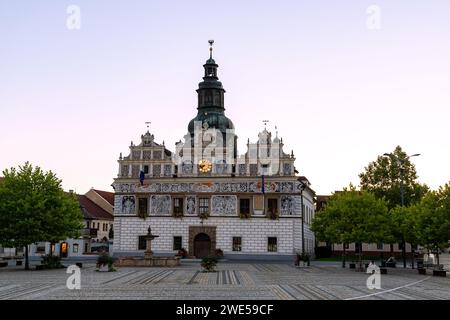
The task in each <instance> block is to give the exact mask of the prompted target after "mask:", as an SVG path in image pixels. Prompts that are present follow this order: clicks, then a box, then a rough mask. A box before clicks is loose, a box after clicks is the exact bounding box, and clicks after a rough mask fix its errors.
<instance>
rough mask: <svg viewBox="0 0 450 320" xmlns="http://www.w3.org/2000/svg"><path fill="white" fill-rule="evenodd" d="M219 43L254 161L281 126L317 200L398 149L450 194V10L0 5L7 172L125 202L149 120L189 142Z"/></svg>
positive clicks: (257, 3)
mask: <svg viewBox="0 0 450 320" xmlns="http://www.w3.org/2000/svg"><path fill="white" fill-rule="evenodd" d="M69 5H76V6H78V7H79V8H80V10H81V11H80V18H81V20H80V27H81V28H80V29H69V28H68V27H67V19H68V18H70V17H72V15H71V14H70V13H69V14H68V13H67V8H68V6H69ZM371 5H376V6H377V8H378V9H379V10H380V11H377V12H379V15H377V14H374V11H373V10H369V13H367V9H368V8H369V6H371ZM69 16H70V17H69ZM378 18H379V19H378ZM374 19H375V20H374ZM70 21H72V20H70ZM368 21H369V22H370V23H369V24H368ZM72 26H73V24H72ZM378 27H379V28H378ZM208 39H214V40H215V51H214V58H215V60H216V62H217V63H218V64H219V66H220V68H219V77H220V80H221V81H222V83H223V85H224V87H225V89H226V90H227V93H226V96H225V107H226V114H227V116H228V117H230V118H231V119H232V120H233V122H234V124H235V127H236V133H237V135H238V136H239V151H240V152H241V153H242V152H244V151H245V150H244V146H245V144H246V141H247V138H250V140H251V141H255V140H256V139H257V134H258V132H259V131H260V130H262V128H263V127H264V126H263V124H262V120H264V119H268V120H270V122H269V125H268V128H269V129H272V130H274V129H273V128H274V126H275V125H276V126H277V127H278V131H279V135H280V136H282V137H283V141H284V143H285V148H286V151H288V152H290V150H292V149H293V150H294V153H295V156H296V157H297V160H296V168H297V169H298V170H299V171H300V174H302V175H305V176H307V177H308V178H309V180H310V181H311V183H312V187H313V188H314V189H315V190H316V192H317V193H318V194H326V193H330V192H332V191H334V190H337V189H341V188H342V187H343V186H346V185H348V184H349V183H350V182H353V183H354V184H358V182H359V180H358V173H360V172H361V171H362V170H363V169H364V166H366V165H367V164H368V163H369V162H370V161H373V160H375V159H376V157H377V155H380V154H383V153H385V152H391V151H393V150H394V148H395V147H396V146H397V145H401V146H402V147H403V148H404V150H405V151H406V152H407V153H409V154H413V153H421V154H422V155H421V156H420V157H417V158H413V162H414V163H415V164H416V167H417V170H418V174H419V181H420V182H423V183H427V184H428V185H429V186H430V187H432V188H437V187H438V186H439V185H442V184H444V183H445V182H447V181H449V180H450V166H449V164H450V139H449V138H450V1H448V0H441V1H440V0H428V1H409V0H396V1H392V0H389V1H387V0H386V1H374V0H373V1H365V0H354V1H325V0H320V1H317V0H315V1H298V0H295V1H294V0H293V1H282V0H278V1H261V0H246V1H242V0H239V1H214V0H208V1H185V0H183V1H144V0H142V1H138V0H134V1H112V0H111V1H110V0H108V1H107V0H104V1H100V0H89V1H87V0H71V1H64V0H53V1H50V0H47V1H45V0H41V1H28V0H0V168H2V169H3V168H6V167H11V166H17V165H19V164H21V163H23V162H25V161H27V160H29V161H30V162H31V163H32V164H34V165H39V166H41V167H43V168H44V169H47V170H49V169H51V170H53V171H54V172H56V173H57V175H58V176H59V177H60V178H61V179H63V186H64V188H65V189H66V190H68V189H75V190H76V191H77V192H79V193H84V192H86V191H88V190H89V188H91V187H95V188H98V189H104V190H110V191H112V188H111V187H110V185H111V183H112V181H113V178H114V177H116V176H117V172H118V164H117V158H118V156H119V153H120V152H123V153H124V155H125V154H127V152H128V146H129V144H130V141H131V140H133V141H134V142H135V143H139V141H140V135H141V134H142V133H144V132H145V130H146V126H145V124H144V122H145V121H151V122H152V124H151V126H150V131H151V132H152V133H153V134H154V135H155V139H156V140H157V142H162V141H163V140H164V141H165V144H166V146H167V147H168V148H169V149H171V150H172V151H173V150H174V149H175V147H174V144H175V142H176V141H178V140H180V139H182V138H183V135H184V134H185V133H186V132H187V124H188V122H189V121H190V120H191V119H192V118H193V117H194V116H195V115H196V102H197V100H196V99H197V98H196V92H195V89H197V85H198V82H199V81H201V77H202V75H203V69H202V65H203V63H204V62H205V60H206V59H207V58H208V43H207V40H208Z"/></svg>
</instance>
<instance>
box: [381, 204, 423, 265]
mask: <svg viewBox="0 0 450 320" xmlns="http://www.w3.org/2000/svg"><path fill="white" fill-rule="evenodd" d="M419 214H420V212H419V211H418V210H417V206H415V205H414V206H410V207H401V206H397V207H395V208H393V209H391V210H390V218H391V224H390V228H391V236H392V237H391V238H390V239H391V240H392V241H397V240H398V239H400V240H401V241H402V243H410V244H411V255H412V259H413V260H412V262H413V264H414V247H415V245H418V244H419V242H420V241H419V230H418V228H419V225H418V216H419ZM387 243H392V242H387Z"/></svg>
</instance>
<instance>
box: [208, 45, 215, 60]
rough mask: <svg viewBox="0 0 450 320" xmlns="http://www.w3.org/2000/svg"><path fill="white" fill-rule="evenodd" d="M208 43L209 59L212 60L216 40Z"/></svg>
mask: <svg viewBox="0 0 450 320" xmlns="http://www.w3.org/2000/svg"><path fill="white" fill-rule="evenodd" d="M208 43H209V58H210V59H212V52H213V44H214V40H208Z"/></svg>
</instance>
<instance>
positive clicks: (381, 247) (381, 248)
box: [377, 242, 383, 250]
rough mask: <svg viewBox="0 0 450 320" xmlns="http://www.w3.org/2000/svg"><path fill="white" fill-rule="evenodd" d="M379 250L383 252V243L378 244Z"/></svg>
mask: <svg viewBox="0 0 450 320" xmlns="http://www.w3.org/2000/svg"><path fill="white" fill-rule="evenodd" d="M377 250H383V244H382V243H380V242H379V243H377Z"/></svg>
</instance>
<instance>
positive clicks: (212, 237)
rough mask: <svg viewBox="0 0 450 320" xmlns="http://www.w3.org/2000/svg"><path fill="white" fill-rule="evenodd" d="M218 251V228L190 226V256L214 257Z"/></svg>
mask: <svg viewBox="0 0 450 320" xmlns="http://www.w3.org/2000/svg"><path fill="white" fill-rule="evenodd" d="M215 251H216V227H215V226H214V227H211V226H208V227H205V226H189V255H190V256H195V257H196V258H204V257H207V256H213V255H214V254H215Z"/></svg>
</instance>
